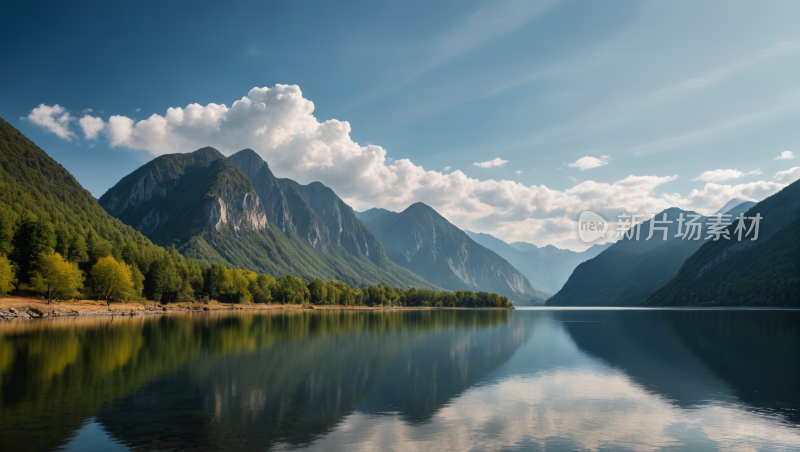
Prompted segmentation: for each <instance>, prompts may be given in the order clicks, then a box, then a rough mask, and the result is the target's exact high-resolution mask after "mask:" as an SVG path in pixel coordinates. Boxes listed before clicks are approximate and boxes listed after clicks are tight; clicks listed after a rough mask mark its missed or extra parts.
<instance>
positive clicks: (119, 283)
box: [90, 256, 137, 304]
mask: <svg viewBox="0 0 800 452" xmlns="http://www.w3.org/2000/svg"><path fill="white" fill-rule="evenodd" d="M90 274H91V276H92V286H93V288H94V293H95V294H97V295H99V296H100V297H103V298H105V300H106V304H108V303H109V301H110V300H112V299H114V300H131V299H134V298H137V295H136V292H135V289H134V280H133V270H131V266H130V265H128V264H126V263H125V262H121V261H118V260H116V259H114V258H113V257H111V256H106V257H101V258H100V259H98V260H97V263H96V264H94V266H93V267H92V271H91V272H90Z"/></svg>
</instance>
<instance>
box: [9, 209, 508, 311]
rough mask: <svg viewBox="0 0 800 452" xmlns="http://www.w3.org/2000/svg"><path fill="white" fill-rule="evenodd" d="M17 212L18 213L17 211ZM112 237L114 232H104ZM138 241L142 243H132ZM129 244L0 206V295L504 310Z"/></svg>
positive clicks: (471, 296)
mask: <svg viewBox="0 0 800 452" xmlns="http://www.w3.org/2000/svg"><path fill="white" fill-rule="evenodd" d="M20 210H22V209H20ZM109 232H111V233H112V235H113V232H114V231H109ZM139 237H141V236H139ZM135 238H136V237H132V238H127V240H126V238H125V237H121V236H120V237H116V238H115V239H114V240H107V239H104V238H103V237H101V235H100V234H98V233H97V232H95V231H94V230H93V229H89V230H88V231H80V229H78V228H74V229H73V230H70V228H68V227H66V225H65V223H64V222H56V223H55V224H54V223H53V222H52V221H51V220H50V219H49V218H47V217H45V216H37V215H35V214H32V213H30V212H25V211H22V212H19V213H18V212H16V211H15V210H14V209H9V208H8V207H7V206H4V205H0V295H4V294H7V293H9V292H11V291H16V293H18V294H25V295H38V296H40V297H42V298H43V299H45V300H47V301H51V300H68V299H78V298H87V299H96V300H104V301H105V302H106V303H109V304H110V303H111V302H117V301H145V300H150V301H156V302H161V303H174V302H188V301H193V300H201V301H202V300H205V301H208V300H217V301H220V302H224V303H235V304H251V303H256V304H266V303H281V304H291V305H302V304H311V305H330V306H334V305H336V306H372V307H374V306H407V307H464V308H487V307H493V308H508V307H511V303H510V302H509V300H508V298H506V297H501V296H499V295H497V294H494V293H487V292H477V293H475V292H471V291H458V292H441V291H434V290H418V289H415V288H409V289H401V288H396V287H390V286H384V285H381V284H377V285H373V286H370V287H364V288H355V287H351V286H350V285H348V284H346V283H344V282H341V281H336V280H330V281H327V282H323V281H321V280H319V279H314V280H313V281H304V280H302V279H300V278H298V277H295V276H292V275H285V276H282V277H280V278H277V279H276V278H275V277H273V276H271V275H265V274H258V273H256V272H253V271H249V270H245V269H238V268H229V267H227V266H225V265H222V264H213V265H211V264H204V263H199V262H196V261H193V260H191V259H187V258H185V257H184V256H182V255H181V254H179V253H178V252H177V251H176V250H175V248H173V247H170V248H161V247H158V246H155V245H153V244H152V243H149V241H147V240H138V241H137V240H135Z"/></svg>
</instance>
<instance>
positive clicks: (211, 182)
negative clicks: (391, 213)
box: [99, 148, 436, 289]
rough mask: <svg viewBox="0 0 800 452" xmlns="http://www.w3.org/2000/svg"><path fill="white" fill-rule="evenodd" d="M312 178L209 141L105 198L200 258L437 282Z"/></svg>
mask: <svg viewBox="0 0 800 452" xmlns="http://www.w3.org/2000/svg"><path fill="white" fill-rule="evenodd" d="M310 185H311V186H313V187H311V186H302V185H299V184H297V183H295V182H293V181H289V180H288V179H280V180H279V179H277V178H275V176H274V175H273V174H272V172H271V171H270V169H269V166H268V165H267V163H266V162H264V161H263V159H261V157H260V156H258V154H256V153H255V152H253V151H252V150H249V149H248V150H243V151H241V152H239V153H237V154H234V155H233V156H231V157H230V159H228V158H225V156H223V155H222V154H221V153H220V152H219V151H217V150H216V149H213V148H203V149H200V150H198V151H195V152H193V153H188V154H168V155H163V156H161V157H158V158H156V159H154V160H153V161H151V162H149V163H147V164H145V165H143V166H142V167H140V168H139V169H137V170H136V171H134V172H133V173H131V174H130V175H128V176H126V177H125V178H123V179H122V180H120V182H119V183H117V184H116V185H115V186H114V187H112V188H111V189H109V190H108V192H106V193H105V194H104V195H103V196H101V198H100V200H99V201H100V205H101V206H103V208H104V209H106V211H108V212H109V213H111V214H112V215H114V216H116V217H117V218H119V219H120V220H122V221H123V222H125V223H127V224H129V225H132V226H134V227H135V228H136V229H137V230H139V231H141V232H142V233H143V234H145V235H146V236H147V237H149V238H150V239H151V240H153V241H154V242H155V243H157V244H161V245H174V246H176V247H177V248H178V250H179V251H180V252H181V253H182V254H184V255H186V256H187V257H191V258H194V259H197V260H199V261H205V262H209V263H217V262H219V263H225V264H227V265H230V266H234V267H240V268H247V269H251V270H254V271H257V272H261V273H269V274H271V275H274V276H276V277H280V276H283V275H285V274H293V275H295V276H299V277H301V278H305V279H314V278H321V279H326V280H327V279H338V280H341V281H344V282H346V283H348V284H351V285H354V286H362V287H363V286H366V285H374V284H387V285H393V286H397V287H404V288H409V287H412V286H413V287H417V288H431V289H433V288H436V286H435V285H433V284H431V283H429V282H427V281H425V280H424V279H422V278H420V277H419V276H417V275H415V274H413V273H412V272H409V271H408V270H406V269H403V268H402V267H400V266H397V265H395V264H394V263H393V262H391V261H390V260H389V258H388V257H386V254H385V251H384V250H383V248H382V246H381V245H380V242H379V241H378V239H377V238H376V237H374V235H372V234H371V233H370V232H369V231H368V230H367V228H366V227H365V226H364V225H363V223H361V221H360V220H358V219H357V218H356V217H355V215H354V214H353V213H352V209H350V208H349V207H348V206H346V205H345V204H344V203H343V202H342V201H341V199H339V198H338V196H336V195H335V194H334V193H333V192H332V190H330V189H328V188H327V187H325V186H324V185H322V184H319V183H315V184H310ZM301 192H302V194H301ZM303 194H305V196H306V197H307V198H308V201H307V200H306V199H305V198H304V197H303ZM309 203H311V204H313V205H315V207H316V208H317V210H319V211H320V212H321V213H323V215H324V218H323V217H320V215H318V214H317V213H316V212H315V210H314V209H313V208H312V207H311V205H309ZM326 221H327V222H328V223H329V224H326ZM334 223H336V224H339V225H341V226H342V227H340V228H336V227H333V225H334ZM332 230H333V231H335V233H331V232H330V231H332ZM367 250H368V251H367Z"/></svg>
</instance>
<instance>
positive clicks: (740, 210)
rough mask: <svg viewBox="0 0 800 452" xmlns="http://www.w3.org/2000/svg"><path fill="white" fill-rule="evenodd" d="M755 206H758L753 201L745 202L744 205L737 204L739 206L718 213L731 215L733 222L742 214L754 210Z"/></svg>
mask: <svg viewBox="0 0 800 452" xmlns="http://www.w3.org/2000/svg"><path fill="white" fill-rule="evenodd" d="M755 205H756V203H754V202H753V201H745V202H743V203H740V204H737V205H735V206H733V207H731V208H729V209H726V210H724V211H723V210H722V209H720V211H718V212H717V213H722V214H725V215H730V216H731V220H733V219H735V218H736V217H738V216H739V214H740V213H746V212H747V211H748V210H750V209H752V208H753V207H754V206H755ZM726 207H727V206H726Z"/></svg>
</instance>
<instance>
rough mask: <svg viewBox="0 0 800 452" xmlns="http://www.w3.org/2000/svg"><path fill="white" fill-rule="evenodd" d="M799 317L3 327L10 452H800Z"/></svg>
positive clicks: (403, 318) (1, 440) (1, 376)
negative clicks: (120, 451) (396, 451)
mask: <svg viewBox="0 0 800 452" xmlns="http://www.w3.org/2000/svg"><path fill="white" fill-rule="evenodd" d="M798 358H800V311H792V310H636V309H628V310H625V309H620V310H616V309H596V310H591V309H589V310H587V309H560V310H558V309H517V310H515V311H450V310H440V311H360V312H356V311H316V312H314V311H311V312H308V311H305V312H301V311H283V312H279V313H257V314H251V313H247V314H244V313H211V314H195V315H189V314H187V315H164V316H139V317H132V318H128V317H126V318H122V317H96V318H71V319H44V320H32V321H9V322H4V323H0V384H2V393H1V394H0V450H4V451H6V450H8V451H11V450H14V451H18V450H19V451H24V450H53V449H55V450H68V451H92V450H98V451H101V450H102V451H107V450H132V449H136V450H182V451H205V450H290V449H291V450H295V449H311V450H332V449H339V450H432V449H435V450H468V449H469V450H548V451H561V450H587V451H606V450H608V451H620V450H632V451H649V450H692V451H705V450H708V451H712V450H713V451H716V450H720V451H722V450H724V451H728V450H731V451H739V450H741V451H753V450H759V451H760V450H764V451H769V450H800V427H799V426H800V359H798Z"/></svg>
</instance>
